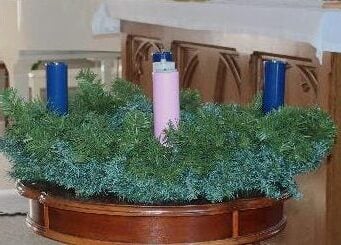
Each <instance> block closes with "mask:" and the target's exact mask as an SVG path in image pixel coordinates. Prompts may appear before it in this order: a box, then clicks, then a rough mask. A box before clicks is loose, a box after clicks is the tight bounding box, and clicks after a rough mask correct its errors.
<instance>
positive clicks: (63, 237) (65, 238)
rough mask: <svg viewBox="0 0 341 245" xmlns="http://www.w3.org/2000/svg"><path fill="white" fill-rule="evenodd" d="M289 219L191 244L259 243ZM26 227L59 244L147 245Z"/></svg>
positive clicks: (28, 223) (282, 228) (278, 229)
mask: <svg viewBox="0 0 341 245" xmlns="http://www.w3.org/2000/svg"><path fill="white" fill-rule="evenodd" d="M286 223H287V219H286V217H285V216H284V217H283V219H282V220H281V221H280V222H279V223H278V224H277V225H276V226H273V227H271V228H269V229H268V230H265V231H262V232H260V233H256V234H252V235H250V236H246V237H240V238H229V239H224V240H216V241H208V242H196V243H191V244H193V245H241V244H249V243H254V242H259V241H263V240H266V239H268V238H270V237H273V236H275V235H277V234H278V233H279V232H281V231H282V230H284V228H285V227H286ZM26 225H27V226H28V227H29V228H31V229H32V230H33V231H34V232H35V233H36V234H38V235H41V236H44V237H46V238H49V239H52V240H55V241H58V242H63V243H65V242H67V243H68V244H74V245H77V244H82V245H146V244H142V243H121V242H107V241H100V240H91V239H85V238H79V237H74V236H71V235H67V234H63V233H58V232H55V231H52V230H46V229H45V228H44V227H42V226H40V225H38V224H36V223H35V222H34V221H32V220H31V219H30V218H29V217H27V219H26ZM160 245H184V243H172V244H160Z"/></svg>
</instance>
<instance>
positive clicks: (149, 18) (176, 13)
mask: <svg viewBox="0 0 341 245" xmlns="http://www.w3.org/2000/svg"><path fill="white" fill-rule="evenodd" d="M118 20H128V21H134V22H141V23H148V24H156V25H162V26H168V27H178V28H185V29H191V30H211V31H219V32H224V33H233V34H255V35H262V36H267V37H273V38H281V39H288V40H292V41H299V42H305V43H309V44H311V45H312V46H314V47H315V48H316V53H317V56H318V57H319V58H320V59H321V57H322V53H323V51H330V52H341V10H332V9H323V8H322V7H321V2H320V1H319V0H211V1H208V2H201V3H198V2H176V1H172V0H103V2H102V4H101V6H99V8H98V10H97V12H96V13H95V16H94V19H93V33H94V34H104V33H113V32H119V31H120V29H119V21H118Z"/></svg>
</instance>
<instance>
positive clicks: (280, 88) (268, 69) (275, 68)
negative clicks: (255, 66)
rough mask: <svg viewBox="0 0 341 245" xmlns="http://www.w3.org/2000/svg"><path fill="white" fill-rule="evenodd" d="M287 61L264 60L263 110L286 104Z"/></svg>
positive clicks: (275, 108) (265, 111) (266, 110)
mask: <svg viewBox="0 0 341 245" xmlns="http://www.w3.org/2000/svg"><path fill="white" fill-rule="evenodd" d="M285 70H286V63H285V62H283V61H278V60H268V61H265V62H264V87H263V112H264V113H268V112H270V111H272V110H277V109H278V108H279V107H281V106H283V105H284V92H285Z"/></svg>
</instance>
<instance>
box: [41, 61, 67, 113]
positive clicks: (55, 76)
mask: <svg viewBox="0 0 341 245" xmlns="http://www.w3.org/2000/svg"><path fill="white" fill-rule="evenodd" d="M46 90H47V108H48V109H49V110H51V111H53V112H55V113H56V114H58V115H66V114H67V113H68V72H67V65H66V64H65V63H63V62H49V63H47V64H46Z"/></svg>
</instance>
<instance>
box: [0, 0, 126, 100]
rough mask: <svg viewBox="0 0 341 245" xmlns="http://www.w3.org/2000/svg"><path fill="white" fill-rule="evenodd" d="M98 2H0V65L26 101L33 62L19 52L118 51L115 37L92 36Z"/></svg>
mask: <svg viewBox="0 0 341 245" xmlns="http://www.w3.org/2000/svg"><path fill="white" fill-rule="evenodd" d="M101 2H102V1H101V0H1V4H0V62H1V61H3V62H4V63H5V64H6V66H7V69H8V71H9V79H10V86H13V87H15V88H17V89H18V92H19V94H20V95H22V96H23V97H27V95H28V72H29V70H30V67H31V65H32V63H34V62H36V60H34V55H33V58H32V55H30V57H27V56H25V55H24V54H23V52H21V51H42V50H43V51H119V50H120V36H119V34H112V35H103V36H94V35H93V34H92V18H93V14H94V12H95V11H96V9H97V8H98V6H99V4H100V3H101ZM32 53H34V52H31V54H32ZM75 58H77V56H76V55H75Z"/></svg>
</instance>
